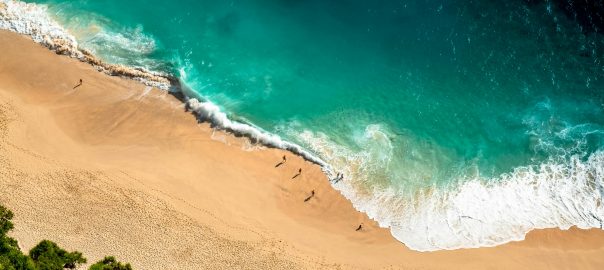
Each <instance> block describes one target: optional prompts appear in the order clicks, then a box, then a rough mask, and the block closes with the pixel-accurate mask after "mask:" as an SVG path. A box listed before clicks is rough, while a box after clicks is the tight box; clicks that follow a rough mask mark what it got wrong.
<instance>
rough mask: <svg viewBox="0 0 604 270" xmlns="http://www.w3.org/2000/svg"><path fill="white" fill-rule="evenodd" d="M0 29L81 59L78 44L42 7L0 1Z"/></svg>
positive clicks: (5, 0) (18, 2)
mask: <svg viewBox="0 0 604 270" xmlns="http://www.w3.org/2000/svg"><path fill="white" fill-rule="evenodd" d="M0 3H2V4H3V5H4V8H0V29H6V30H10V31H13V32H17V33H21V34H24V35H28V36H30V37H31V39H33V40H34V41H35V42H37V43H41V44H43V45H45V46H47V47H48V48H50V49H58V48H65V52H66V53H67V54H68V55H70V56H72V57H77V58H81V57H83V54H82V53H81V52H80V51H79V50H78V49H77V48H78V42H77V41H76V39H75V38H74V37H73V36H71V35H69V34H68V33H67V31H65V29H64V28H63V27H62V26H60V25H59V24H58V23H56V22H55V21H54V20H53V19H52V18H50V16H49V15H48V13H47V8H46V6H44V5H36V4H29V3H25V2H21V1H14V0H0Z"/></svg>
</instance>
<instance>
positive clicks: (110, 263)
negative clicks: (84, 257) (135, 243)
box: [90, 256, 132, 270]
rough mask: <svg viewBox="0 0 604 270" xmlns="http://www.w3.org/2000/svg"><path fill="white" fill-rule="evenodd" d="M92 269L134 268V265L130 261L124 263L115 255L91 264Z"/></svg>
mask: <svg viewBox="0 0 604 270" xmlns="http://www.w3.org/2000/svg"><path fill="white" fill-rule="evenodd" d="M90 270H132V267H131V266H130V264H129V263H127V264H122V263H121V262H118V261H117V260H116V259H115V258H114V257H111V256H109V257H105V258H104V259H103V260H101V261H99V262H97V263H95V264H93V265H92V266H90Z"/></svg>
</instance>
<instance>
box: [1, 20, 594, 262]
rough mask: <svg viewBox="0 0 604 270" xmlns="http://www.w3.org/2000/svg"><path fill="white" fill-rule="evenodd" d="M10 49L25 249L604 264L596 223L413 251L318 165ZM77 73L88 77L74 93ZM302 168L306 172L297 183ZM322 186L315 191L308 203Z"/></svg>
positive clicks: (6, 61) (14, 183) (10, 155)
mask: <svg viewBox="0 0 604 270" xmlns="http://www.w3.org/2000/svg"><path fill="white" fill-rule="evenodd" d="M0 49H1V50H2V51H3V55H2V56H0V59H1V60H2V61H0V101H1V104H0V105H2V106H1V107H0V108H1V111H0V112H1V113H0V116H2V118H1V119H0V120H1V121H0V127H2V128H3V130H5V131H6V134H5V135H4V134H3V135H2V137H1V140H0V162H2V166H0V167H1V168H2V169H0V176H2V177H0V185H1V186H3V187H4V188H2V189H1V190H0V203H2V204H4V205H5V206H7V207H9V208H10V209H12V210H13V211H14V212H15V216H16V218H15V225H16V228H17V230H15V232H14V233H13V235H14V236H15V237H16V238H17V239H18V240H19V241H20V244H21V246H22V247H24V248H25V249H26V250H27V249H28V248H31V247H32V246H33V244H34V243H35V242H38V241H39V240H41V239H43V238H48V239H53V240H56V241H57V243H59V244H60V245H61V246H64V247H66V248H67V249H75V250H79V251H82V252H83V253H84V254H87V255H88V256H90V257H89V259H90V261H94V260H96V259H99V258H98V257H100V256H103V255H109V254H112V255H116V256H117V257H118V258H119V259H120V260H123V261H129V262H131V263H132V264H133V267H135V268H138V269H162V268H166V267H168V268H174V266H175V265H176V266H178V268H180V269H199V268H229V267H239V268H252V269H253V268H258V267H264V268H268V266H272V267H274V268H276V269H285V268H290V269H291V268H292V267H293V268H344V269H370V268H394V269H405V268H419V267H421V268H425V269H441V268H448V269H462V268H464V269H468V268H469V269H483V268H487V267H488V268H493V269H510V268H514V269H551V268H577V269H590V268H593V269H595V268H597V267H598V266H601V265H604V258H602V256H601V254H604V232H603V231H601V230H597V229H592V230H578V229H574V228H573V229H571V230H568V231H562V230H558V229H545V230H534V231H532V232H530V233H529V234H528V235H527V237H526V240H524V241H521V242H513V243H508V244H505V245H501V246H497V247H492V248H476V249H461V250H453V251H436V252H417V251H412V250H410V249H408V248H406V247H405V246H404V245H403V244H401V243H400V242H398V241H396V240H395V239H394V238H393V237H392V236H391V235H390V232H389V231H388V230H387V229H384V228H380V227H379V226H377V224H376V223H375V222H374V221H372V220H370V219H369V218H368V217H367V215H365V214H363V213H360V212H358V211H356V210H355V209H354V208H353V207H352V204H351V203H350V202H349V201H348V200H347V199H345V198H344V197H343V196H342V195H340V194H339V193H338V191H336V190H335V189H333V188H332V187H331V185H330V183H329V181H328V179H327V177H326V176H325V175H324V174H323V172H322V171H321V168H320V167H319V166H317V165H315V164H312V163H310V162H308V161H304V160H303V159H301V158H300V157H297V156H288V162H287V163H286V165H285V166H283V167H280V168H281V169H275V168H274V165H275V164H274V163H277V162H279V161H280V159H281V156H282V155H283V154H284V153H285V154H287V152H285V151H284V150H280V149H272V148H264V149H259V150H253V151H243V150H244V149H245V148H246V147H249V146H250V144H249V143H248V142H247V141H246V139H245V138H237V137H235V136H232V135H230V134H228V133H224V132H221V131H214V130H212V129H211V128H210V126H209V124H207V123H202V124H198V121H197V119H195V117H193V116H192V115H191V114H189V113H186V112H184V105H183V104H182V103H180V102H178V100H177V99H176V98H175V97H173V96H171V95H169V94H168V93H167V92H165V91H161V90H157V89H149V88H147V87H146V86H144V85H142V84H140V83H138V82H135V81H132V80H127V79H123V78H119V77H110V76H105V75H104V74H102V73H99V72H98V71H97V70H95V69H94V68H93V67H91V66H89V65H88V64H85V63H82V62H79V61H78V60H76V59H72V58H68V57H62V56H59V55H57V54H55V53H54V52H51V51H49V50H47V49H46V48H43V47H42V46H40V45H38V44H36V43H34V42H32V41H31V40H29V39H27V38H25V37H23V36H20V35H18V34H15V33H11V32H7V31H0ZM79 78H83V79H84V85H83V87H80V88H78V89H76V90H73V89H72V86H73V85H71V84H75V83H76V82H77V80H78V79H79ZM225 142H226V143H225ZM208 153H211V154H208ZM287 155H289V154H287ZM297 168H303V174H302V176H301V177H300V178H299V180H291V179H290V178H291V175H292V174H293V173H295V172H296V169H297ZM310 190H315V191H316V194H317V196H316V197H315V198H313V199H311V200H310V201H309V202H308V203H305V202H304V201H303V200H304V198H306V197H307V196H309V195H308V194H309V192H310ZM360 223H363V224H364V229H363V230H362V231H361V232H355V231H354V229H355V228H356V226H358V224H360ZM141 235H144V236H145V237H144V238H141ZM208 243H209V244H208ZM170 266H171V267H170Z"/></svg>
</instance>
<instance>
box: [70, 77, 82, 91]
mask: <svg viewBox="0 0 604 270" xmlns="http://www.w3.org/2000/svg"><path fill="white" fill-rule="evenodd" d="M82 83H83V81H82V79H80V82H79V83H78V84H76V85H75V86H74V87H73V88H72V89H76V88H78V87H80V86H82Z"/></svg>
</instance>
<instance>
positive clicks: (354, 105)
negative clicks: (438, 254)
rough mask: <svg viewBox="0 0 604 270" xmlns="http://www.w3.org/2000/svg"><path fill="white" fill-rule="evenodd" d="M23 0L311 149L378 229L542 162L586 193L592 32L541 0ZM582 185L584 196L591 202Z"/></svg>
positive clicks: (99, 50) (594, 48) (112, 53)
mask: <svg viewBox="0 0 604 270" xmlns="http://www.w3.org/2000/svg"><path fill="white" fill-rule="evenodd" d="M28 2H35V3H43V4H47V5H48V7H49V13H50V14H51V15H52V16H53V17H54V18H55V19H56V20H57V21H59V22H60V23H61V24H62V25H63V26H64V27H65V28H66V29H67V30H68V31H69V32H70V33H71V34H73V35H75V36H76V38H77V39H78V41H79V42H80V46H81V47H83V48H86V49H89V50H91V51H93V52H94V53H95V54H96V55H98V56H100V57H101V58H103V59H105V60H107V61H109V62H113V63H121V64H126V65H130V66H135V67H144V68H147V69H149V70H154V71H162V72H166V73H170V74H174V75H175V76H178V77H179V78H180V79H181V80H182V81H183V82H184V83H186V85H187V86H189V87H190V88H191V89H193V90H194V91H195V92H196V93H197V94H199V96H200V97H203V98H206V99H208V100H211V101H212V102H213V103H215V104H218V105H219V106H221V109H222V110H223V111H225V112H227V114H228V115H229V117H230V118H232V119H235V120H239V121H243V122H248V123H253V124H254V125H256V126H258V127H260V128H262V129H264V130H266V131H269V132H271V133H275V134H278V135H279V136H281V137H282V138H284V139H287V140H289V141H292V142H295V143H298V144H300V145H302V146H303V147H305V148H307V149H309V150H310V151H312V152H314V153H316V154H317V155H318V156H320V157H321V158H322V159H324V160H325V161H327V162H328V163H330V164H331V165H332V166H333V168H334V169H335V170H337V171H341V172H344V173H345V176H346V178H345V181H343V183H338V184H335V185H334V186H336V188H338V189H340V190H342V192H343V193H344V194H345V195H346V196H347V197H349V198H350V199H351V200H352V201H353V202H354V203H355V206H356V207H357V208H358V209H360V210H363V211H366V212H368V214H370V216H372V217H373V218H376V219H378V220H379V221H380V223H381V224H382V225H384V226H389V227H396V226H401V227H404V228H405V230H403V231H404V232H407V233H412V232H413V230H412V227H413V226H412V225H413V224H407V223H405V222H406V221H405V220H406V219H404V218H408V219H411V218H416V219H417V218H418V217H420V218H421V217H423V216H421V215H419V214H418V215H416V216H413V215H411V216H405V217H404V218H403V217H402V216H404V215H408V214H401V215H400V216H397V215H398V214H397V213H399V210H400V209H403V208H405V207H403V205H407V204H405V202H409V198H411V197H413V196H418V195H417V194H425V193H427V192H429V191H430V192H434V190H436V192H441V191H442V192H446V191H447V190H456V189H460V187H462V186H464V183H470V182H472V181H478V180H476V179H479V182H480V183H482V184H484V185H487V186H488V185H495V184H497V183H498V182H501V181H516V180H515V179H516V178H515V175H516V174H515V173H516V172H517V171H519V170H529V169H530V168H535V169H534V170H535V171H537V172H541V173H546V172H548V171H551V169H547V170H545V171H543V170H542V171H539V170H540V169H539V168H538V167H539V166H542V165H543V164H550V165H552V166H554V165H555V166H562V167H564V168H567V167H568V168H570V167H572V168H573V169H561V170H562V172H561V173H560V175H562V176H563V177H562V178H563V179H562V180H556V181H554V180H548V179H549V178H548V177H545V178H543V179H541V178H539V179H541V180H538V181H545V182H546V183H547V182H548V181H551V182H552V183H554V182H555V183H558V181H561V182H559V183H561V185H563V184H564V185H566V184H568V185H573V183H574V182H573V181H575V180H573V179H574V178H573V177H574V176H576V175H577V170H578V169H576V167H573V166H575V165H574V164H577V163H581V162H583V163H582V164H586V165H585V166H586V168H588V169H589V170H591V171H589V170H588V171H589V172H591V175H592V176H591V177H592V178H589V177H587V178H586V179H588V180H585V181H592V182H594V183H597V184H595V186H597V187H598V188H600V187H601V185H600V184H598V183H600V182H601V181H602V179H601V174H599V173H600V172H601V171H597V170H599V169H598V168H596V167H598V166H599V163H597V162H596V161H593V159H595V158H594V155H596V154H598V153H599V151H600V150H602V148H603V147H604V94H603V93H604V62H603V61H602V60H603V54H604V37H603V35H602V33H598V32H599V31H600V30H598V29H597V27H596V26H595V25H596V24H595V23H596V22H593V23H592V24H591V26H593V27H591V28H590V27H586V26H585V25H582V24H581V22H580V21H579V20H578V19H577V13H576V12H575V11H573V10H571V11H566V12H565V9H564V8H565V7H564V6H563V5H560V4H556V2H553V1H522V0H514V1H429V0H426V1H386V0H381V1H360V0H357V1H353V0H347V1H319V0H310V1H286V0H257V1H252V0H242V1H209V0H199V1H186V0H180V1H152V0H147V1H141V0H131V1H128V2H127V3H125V2H124V1H115V0H107V1H89V0H76V1H57V0H50V1H28ZM562 2H564V1H562ZM567 10H568V9H567ZM577 10H579V9H577ZM569 12H570V13H569ZM573 12H574V13H573ZM573 14H574V16H573ZM579 15H581V14H579ZM571 163H572V164H571ZM593 164H595V165H594V166H596V167H594V168H591V167H589V166H590V165H593ZM533 166H534V167H533ZM556 168H557V167H556ZM594 170H595V171H594ZM509 175H512V177H506V176H509ZM539 175H541V174H539ZM539 177H541V176H539ZM509 178H511V179H512V180H510V179H509ZM550 178H551V177H550ZM593 178H595V180H593ZM535 179H536V178H535ZM581 179H583V178H581ZM589 179H591V180H589ZM518 181H520V180H518ZM534 181H537V180H534ZM527 183H532V182H530V181H529V182H527ZM337 185H343V186H341V187H338V186H337ZM502 185H503V184H502ZM552 185H554V184H552ZM556 185H557V184H556ZM593 185H594V184H592V185H591V186H593ZM557 188H560V186H556V187H555V188H550V191H551V192H552V193H553V194H556V193H557V192H558V191H557ZM598 188H593V190H591V191H589V192H585V194H588V195H589V198H590V199H593V200H597V201H600V200H601V198H602V197H604V195H603V194H604V192H602V190H604V189H598ZM460 190H461V189H460ZM474 190H476V189H474ZM598 190H599V191H598ZM502 192H504V191H502ZM590 192H591V193H590ZM359 194H365V195H367V194H369V195H367V196H366V197H363V196H362V195H359ZM443 194H444V193H443ZM514 194H516V195H517V194H519V193H518V192H516V193H514ZM357 195H358V197H355V196H357ZM490 196H493V194H491V195H490ZM518 196H519V195H518ZM523 196H524V195H523ZM526 196H533V195H526ZM535 196H536V195H535ZM353 197H355V198H356V199H355V198H353ZM452 197H453V195H443V196H442V200H447V198H452ZM550 197H556V195H552V196H550ZM361 198H363V199H361ZM376 198H377V199H376ZM439 198H440V197H439ZM406 200H407V201H406ZM507 200H512V201H513V200H514V199H511V198H507ZM466 201H467V200H466ZM415 203H417V202H415ZM533 203H534V202H533ZM588 203H589V204H591V203H592V202H591V201H590V202H578V204H580V205H581V204H588ZM418 204H421V201H419V203H418ZM439 204H440V203H439ZM445 204H446V203H443V205H445ZM502 204H503V202H502ZM512 204H513V202H512ZM548 204H549V205H553V204H552V203H549V202H548V203H545V202H544V205H548ZM447 205H448V204H447ZM451 205H455V207H457V208H455V209H457V210H455V211H457V212H459V213H461V212H463V211H461V210H459V209H462V208H463V207H461V206H460V205H462V204H460V203H452V204H451ZM463 205H465V204H463ZM599 205H600V204H598V205H597V206H594V207H596V208H594V209H595V210H589V211H588V210H585V211H586V212H584V213H583V212H581V211H579V212H580V213H579V214H578V215H579V216H585V217H586V219H588V220H589V219H593V220H590V221H586V223H585V224H592V223H590V222H592V221H593V222H596V221H594V220H600V219H601V218H604V212H602V211H603V210H602V209H601V207H600V208H598V207H599ZM399 206H400V207H399ZM397 207H399V208H400V209H398V208H397ZM464 207H465V206H464ZM393 208H397V209H393ZM419 208H421V207H420V206H417V207H415V208H414V209H415V210H409V209H408V208H405V209H406V210H409V211H417V213H420V212H421V211H419V210H417V209H419ZM443 208H446V207H444V206H443ZM511 208H513V207H511ZM447 209H448V208H447ZM483 210H485V209H483ZM537 210H538V209H536V210H535V211H537ZM485 211H488V209H486V210H485ZM539 211H541V210H539ZM528 212H530V211H528ZM554 212H555V213H557V212H556V211H553V213H554ZM434 213H435V214H434V215H436V216H437V215H438V213H440V212H439V211H436V210H435V211H434ZM447 213H449V212H447ZM460 215H461V214H460ZM528 215H529V214H527V216H528ZM551 215H556V214H551ZM445 216H447V217H449V216H450V215H449V214H446V215H445ZM458 216H459V215H458ZM503 216H505V215H503ZM592 216H593V217H595V219H594V218H591V217H592ZM435 219H437V218H435ZM446 219H447V218H443V220H446ZM552 219H554V220H557V219H558V217H553V216H552ZM483 221H485V222H486V223H487V224H499V223H501V222H502V221H501V220H498V219H497V218H495V217H493V219H492V220H490V219H489V220H487V218H485V219H484V220H483ZM435 222H436V221H434V222H432V223H435ZM464 222H465V221H464ZM485 222H483V223H485ZM510 222H511V223H510V224H511V225H510V226H512V227H513V226H516V225H519V224H523V222H520V221H510ZM577 222H578V223H580V224H584V223H581V222H583V221H581V222H579V221H577ZM577 222H576V223H577ZM428 223H430V224H432V223H431V222H426V224H428ZM527 223H531V224H535V223H538V222H535V221H531V220H528V221H527ZM571 223H572V222H571ZM596 223H597V222H596ZM401 224H402V225H401ZM405 224H406V225H405ZM426 224H422V226H424V225H425V226H426V228H428V227H429V226H427V225H426ZM416 225H417V224H416ZM523 226H524V225H523ZM527 226H528V225H527ZM539 226H541V225H535V227H539ZM543 226H545V227H547V226H563V225H560V224H558V223H555V222H554V223H547V222H546V223H545V225H543ZM586 226H587V225H586ZM590 226H591V225H590ZM466 227H468V228H469V227H471V226H469V225H468V226H466ZM466 227H464V228H466ZM528 227H530V226H528ZM528 227H526V226H524V227H522V229H519V231H522V230H524V232H526V230H527V229H526V228H528ZM506 228H507V227H506ZM514 228H516V227H514ZM504 229H505V228H504ZM504 229H501V230H504ZM510 230H511V231H514V230H515V229H510ZM468 231H469V232H464V233H461V234H463V235H465V236H467V235H471V234H472V233H473V232H472V231H471V230H470V229H468ZM456 232H457V231H456ZM393 233H394V234H395V236H398V237H397V238H399V239H401V240H402V241H403V242H405V243H406V244H408V245H410V246H411V247H414V243H416V242H417V241H421V240H418V239H407V238H405V237H404V236H400V235H397V234H396V231H395V230H394V229H393ZM489 233H490V236H489V237H491V238H488V237H487V238H488V239H490V240H489V241H490V242H489V241H482V242H480V241H481V239H482V240H484V239H483V238H480V239H479V240H476V241H474V242H472V240H470V238H472V237H466V238H468V242H471V243H470V244H467V243H462V244H459V243H457V242H456V243H454V244H447V243H443V244H442V245H435V246H438V247H441V248H454V247H460V246H475V245H490V244H491V243H496V242H498V241H499V240H493V238H492V235H493V234H496V233H495V232H494V231H488V230H481V231H480V232H479V233H477V234H489ZM497 233H501V231H499V229H498V230H497ZM522 235H523V234H522ZM514 237H516V238H517V236H516V234H514V236H513V237H508V238H514ZM402 238H405V239H402ZM428 238H430V237H428ZM504 238H505V236H502V239H503V240H500V241H499V242H504V241H506V240H511V239H504ZM430 239H432V238H430ZM497 239H499V238H497ZM414 241H416V242H414ZM431 241H434V239H432V240H431ZM417 246H420V245H419V244H417ZM418 249H434V248H425V247H424V246H421V247H419V248H418ZM436 249H438V248H436Z"/></svg>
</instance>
